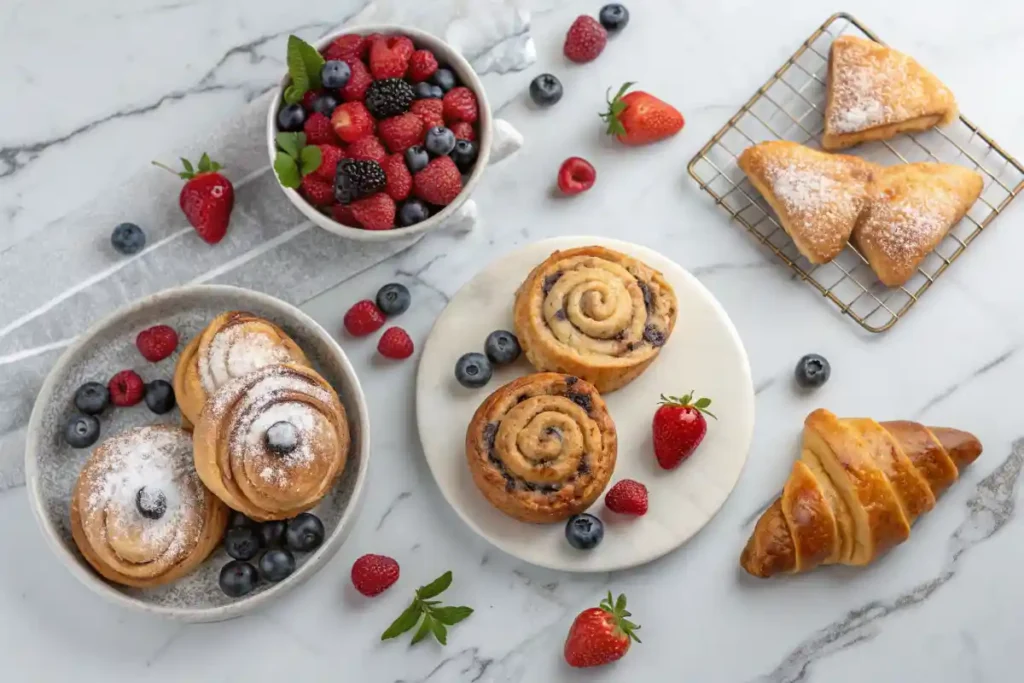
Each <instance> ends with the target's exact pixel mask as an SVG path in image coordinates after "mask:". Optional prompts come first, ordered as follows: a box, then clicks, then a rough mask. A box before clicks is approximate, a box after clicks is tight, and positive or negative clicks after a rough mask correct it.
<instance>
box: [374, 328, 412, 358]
mask: <svg viewBox="0 0 1024 683" xmlns="http://www.w3.org/2000/svg"><path fill="white" fill-rule="evenodd" d="M377 352H378V353H380V355H382V356H384V357H385V358H391V359H393V360H402V359H403V358H408V357H409V356H411V355H412V352H413V344H412V339H410V338H409V333H408V332H406V331H405V330H403V329H402V328H401V327H389V328H388V329H386V330H384V334H382V335H381V337H380V341H379V342H377Z"/></svg>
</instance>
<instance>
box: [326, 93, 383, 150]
mask: <svg viewBox="0 0 1024 683" xmlns="http://www.w3.org/2000/svg"><path fill="white" fill-rule="evenodd" d="M331 126H333V127H334V132H335V133H336V134H337V135H338V137H339V138H341V139H342V140H344V141H345V142H355V141H356V140H358V139H359V138H363V137H366V136H367V135H373V117H372V116H370V112H369V110H367V108H366V105H364V104H363V103H362V102H345V103H344V104H339V105H338V108H337V109H335V110H334V113H333V114H331Z"/></svg>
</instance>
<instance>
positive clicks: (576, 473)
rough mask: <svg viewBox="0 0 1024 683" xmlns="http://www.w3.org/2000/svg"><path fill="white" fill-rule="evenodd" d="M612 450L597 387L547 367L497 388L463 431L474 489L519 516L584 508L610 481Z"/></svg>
mask: <svg viewBox="0 0 1024 683" xmlns="http://www.w3.org/2000/svg"><path fill="white" fill-rule="evenodd" d="M617 452H618V442H617V437H616V432H615V423H614V422H612V418H611V416H610V415H609V414H608V410H607V408H606V407H605V403H604V400H602V399H601V396H600V394H598V392H597V389H595V388H594V387H593V386H592V385H591V384H589V383H588V382H586V381H584V380H582V379H579V378H577V377H573V376H570V375H562V374H558V373H553V372H547V373H538V374H533V375H527V376H526V377H520V378H519V379H517V380H515V381H513V382H511V383H509V384H506V385H505V386H503V387H501V388H499V389H498V390H497V391H495V392H494V393H493V394H491V395H490V396H488V397H487V399H486V400H485V401H484V402H483V403H482V404H481V405H480V407H479V408H478V409H477V411H476V414H475V415H474V416H473V420H472V421H471V422H470V423H469V429H468V430H467V432H466V458H467V460H468V462H469V469H470V472H471V473H472V475H473V481H474V482H475V483H476V485H477V488H479V489H480V491H481V493H483V494H484V496H485V497H486V498H487V500H488V501H490V503H491V504H492V505H494V506H495V507H496V508H498V509H499V510H501V511H502V512H504V513H506V514H508V515H510V516H512V517H515V518H516V519H519V520H522V521H524V522H537V523H544V522H557V521H559V520H564V519H566V518H568V517H570V516H572V515H574V514H577V513H579V512H582V511H583V510H586V509H587V508H588V507H590V506H591V505H592V504H593V503H594V501H595V500H597V498H598V496H600V495H601V492H602V491H604V488H605V486H607V485H608V481H609V479H611V476H612V471H613V470H614V469H615V458H616V454H617Z"/></svg>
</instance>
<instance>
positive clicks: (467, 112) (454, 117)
mask: <svg viewBox="0 0 1024 683" xmlns="http://www.w3.org/2000/svg"><path fill="white" fill-rule="evenodd" d="M441 101H442V103H443V106H444V120H445V121H447V122H448V123H455V122H456V121H465V122H466V123H473V122H475V121H476V119H477V116H478V115H479V112H478V110H477V104H476V95H474V94H473V91H472V90H470V89H469V88H467V87H466V86H464V85H460V86H458V87H457V88H452V89H451V90H449V91H448V92H446V93H445V94H444V98H443V99H442V100H441Z"/></svg>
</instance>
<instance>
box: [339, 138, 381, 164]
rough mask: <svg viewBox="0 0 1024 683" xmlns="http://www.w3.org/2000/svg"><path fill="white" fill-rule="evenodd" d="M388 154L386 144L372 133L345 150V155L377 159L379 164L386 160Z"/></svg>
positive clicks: (351, 157) (367, 159)
mask: <svg viewBox="0 0 1024 683" xmlns="http://www.w3.org/2000/svg"><path fill="white" fill-rule="evenodd" d="M387 155H388V153H387V150H385V149H384V145H382V144H381V142H380V140H379V139H378V138H375V137H374V136H372V135H368V136H366V137H365V138H360V139H358V140H356V141H355V142H353V143H352V144H351V145H349V146H348V149H346V150H345V156H346V157H348V158H349V159H356V160H360V159H361V160H365V161H376V162H377V163H378V164H379V163H381V162H382V161H384V157H386V156H387Z"/></svg>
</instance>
